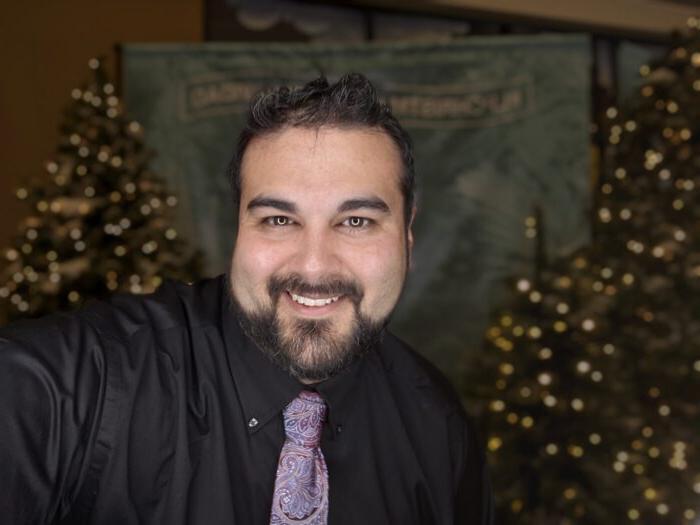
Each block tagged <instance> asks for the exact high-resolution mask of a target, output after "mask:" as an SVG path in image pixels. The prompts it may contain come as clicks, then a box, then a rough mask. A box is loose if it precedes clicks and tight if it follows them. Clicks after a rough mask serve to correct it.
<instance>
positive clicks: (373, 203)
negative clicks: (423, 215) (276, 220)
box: [247, 196, 391, 214]
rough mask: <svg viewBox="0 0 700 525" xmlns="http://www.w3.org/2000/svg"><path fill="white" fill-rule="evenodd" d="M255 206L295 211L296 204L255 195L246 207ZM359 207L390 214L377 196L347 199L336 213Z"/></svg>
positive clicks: (388, 209) (289, 211) (387, 207)
mask: <svg viewBox="0 0 700 525" xmlns="http://www.w3.org/2000/svg"><path fill="white" fill-rule="evenodd" d="M255 208H275V209H277V210H280V211H284V212H287V213H296V212H297V206H296V204H294V203H293V202H290V201H287V200H284V199H276V198H274V197H262V196H261V197H255V198H254V199H252V200H251V201H250V202H249V203H248V206H247V209H248V210H253V209H255ZM361 209H370V210H376V211H379V212H382V213H387V214H391V209H390V208H389V205H388V204H387V203H386V202H384V201H383V200H382V199H380V198H379V197H367V198H359V199H348V200H346V201H343V203H342V204H341V205H340V206H338V213H344V212H348V211H355V210H361Z"/></svg>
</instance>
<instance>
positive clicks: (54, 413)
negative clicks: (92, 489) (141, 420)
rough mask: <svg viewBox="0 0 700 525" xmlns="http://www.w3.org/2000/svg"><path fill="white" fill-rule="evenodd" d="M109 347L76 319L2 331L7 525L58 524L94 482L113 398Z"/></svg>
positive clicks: (0, 395)
mask: <svg viewBox="0 0 700 525" xmlns="http://www.w3.org/2000/svg"><path fill="white" fill-rule="evenodd" d="M106 371H107V363H106V361H105V355H104V346H103V345H102V344H101V342H100V341H99V337H98V336H97V334H96V333H95V332H94V331H91V330H90V329H89V328H88V326H87V323H85V321H83V320H81V319H80V318H78V317H77V316H53V317H51V318H47V319H42V320H37V321H25V322H20V323H18V324H17V325H13V326H11V327H9V328H4V329H2V330H0V473H2V490H0V516H2V518H1V521H2V523H4V524H7V525H14V524H17V525H19V524H23V525H28V524H45V523H53V522H54V521H55V520H58V519H60V518H62V517H63V516H64V515H65V514H67V513H68V512H69V511H70V510H71V505H72V504H73V502H74V501H75V499H76V496H77V494H78V492H79V490H80V485H81V482H82V481H84V479H85V477H86V476H88V475H89V470H90V464H89V463H90V461H89V458H90V457H91V456H92V453H93V452H94V448H95V442H96V440H97V438H98V434H99V428H98V427H99V424H98V422H99V420H100V417H101V413H102V408H103V405H104V399H105V395H106V393H107V382H108V375H107V373H106Z"/></svg>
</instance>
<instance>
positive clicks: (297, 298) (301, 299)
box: [289, 292, 340, 306]
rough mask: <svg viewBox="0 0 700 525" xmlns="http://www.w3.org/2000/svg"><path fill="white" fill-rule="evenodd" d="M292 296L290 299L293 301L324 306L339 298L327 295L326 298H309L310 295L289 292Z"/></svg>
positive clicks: (305, 304)
mask: <svg viewBox="0 0 700 525" xmlns="http://www.w3.org/2000/svg"><path fill="white" fill-rule="evenodd" d="M289 295H291V296H292V300H293V301H294V302H295V303H299V304H303V305H304V306H326V305H327V304H331V303H334V302H336V301H337V300H338V299H340V296H339V295H337V296H335V297H328V298H327V299H311V298H310V297H304V296H303V295H297V294H295V293H291V292H290V293H289Z"/></svg>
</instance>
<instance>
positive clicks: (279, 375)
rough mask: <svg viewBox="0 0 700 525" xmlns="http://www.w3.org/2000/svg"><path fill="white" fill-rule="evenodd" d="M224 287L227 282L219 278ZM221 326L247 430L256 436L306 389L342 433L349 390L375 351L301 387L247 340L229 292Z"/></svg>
mask: <svg viewBox="0 0 700 525" xmlns="http://www.w3.org/2000/svg"><path fill="white" fill-rule="evenodd" d="M222 281H223V282H224V286H228V279H227V278H226V277H225V276H222ZM222 297H223V301H224V303H223V305H222V308H221V311H222V327H223V333H224V340H225V343H226V352H227V355H228V356H229V363H230V364H229V366H230V368H231V375H232V377H233V381H234V384H235V387H236V390H237V392H238V396H239V399H240V402H241V406H242V408H243V413H244V415H245V418H246V422H247V424H248V431H249V432H250V433H255V432H256V431H257V430H258V429H260V428H262V427H263V426H264V425H265V424H267V423H268V422H269V421H270V420H272V419H273V418H275V416H277V415H279V414H281V413H282V410H283V409H284V408H285V407H286V406H287V405H288V404H289V403H290V402H291V401H292V400H293V399H294V398H295V397H297V396H298V395H299V393H300V392H301V390H302V389H304V388H307V389H309V390H314V391H316V392H318V393H319V394H320V395H321V397H322V398H323V399H324V401H325V402H326V404H327V405H328V419H327V420H328V424H329V426H330V428H331V432H332V435H333V437H335V436H336V435H337V433H339V432H341V431H342V426H343V422H344V421H345V419H346V418H347V415H348V414H349V413H350V411H351V410H352V409H353V407H354V406H355V403H353V396H352V391H353V390H356V389H357V388H358V386H359V383H360V381H361V380H362V378H363V376H364V374H363V373H362V372H363V369H364V368H365V367H367V366H370V362H375V361H376V360H377V359H376V355H374V356H373V355H372V354H376V349H372V350H371V351H370V353H369V355H366V356H364V357H362V358H359V359H356V360H355V361H354V362H353V363H352V364H351V365H350V366H349V367H348V368H346V369H345V370H343V371H342V372H341V373H339V374H338V375H336V376H333V377H331V378H330V379H327V380H326V381H323V382H321V383H316V384H314V385H304V384H302V383H301V382H299V381H298V380H297V379H296V378H294V377H292V376H291V375H289V374H288V373H287V372H286V371H284V370H282V369H281V368H280V367H279V366H277V365H276V364H275V363H273V362H272V361H271V360H270V359H269V358H268V357H267V356H266V355H264V354H263V352H262V351H261V350H260V349H259V348H258V347H257V346H256V344H255V343H254V342H253V341H252V340H251V339H250V338H248V337H247V336H246V335H245V334H244V333H243V331H242V330H241V327H240V325H239V323H238V319H237V318H236V314H235V310H234V306H233V305H232V304H231V298H230V292H229V290H228V288H226V290H225V292H224V293H223V294H222Z"/></svg>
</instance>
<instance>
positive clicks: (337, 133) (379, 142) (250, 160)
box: [241, 127, 402, 201]
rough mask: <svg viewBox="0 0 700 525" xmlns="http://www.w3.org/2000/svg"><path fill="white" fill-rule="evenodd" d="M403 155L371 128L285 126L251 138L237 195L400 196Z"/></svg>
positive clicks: (242, 196)
mask: <svg viewBox="0 0 700 525" xmlns="http://www.w3.org/2000/svg"><path fill="white" fill-rule="evenodd" d="M401 171H402V160H401V156H400V154H399V151H398V148H397V146H396V144H395V143H394V141H393V140H392V139H391V137H389V135H388V134H387V133H385V132H384V131H382V130H379V129H374V128H337V127H321V128H318V129H308V128H300V127H294V128H286V129H283V130H282V131H278V132H275V133H271V134H266V135H263V136H261V137H256V138H255V139H253V140H252V141H251V142H250V144H249V145H248V147H247V148H246V151H245V154H244V156H243V161H242V163H241V198H242V201H244V200H249V199H251V198H254V197H256V196H258V195H260V194H266V193H275V194H279V193H280V192H284V193H285V195H281V196H284V197H290V196H294V197H297V198H301V197H303V196H307V197H308V198H317V199H318V198H321V199H324V200H328V199H331V198H332V197H333V196H334V195H338V196H339V197H340V196H342V195H345V196H347V194H349V193H352V194H363V193H364V194H368V193H374V194H378V195H380V196H382V197H383V198H387V199H393V198H396V197H398V198H399V200H401V193H400V185H399V181H400V176H401Z"/></svg>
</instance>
